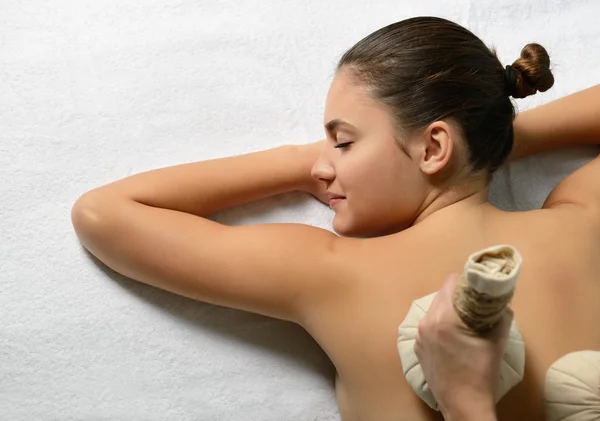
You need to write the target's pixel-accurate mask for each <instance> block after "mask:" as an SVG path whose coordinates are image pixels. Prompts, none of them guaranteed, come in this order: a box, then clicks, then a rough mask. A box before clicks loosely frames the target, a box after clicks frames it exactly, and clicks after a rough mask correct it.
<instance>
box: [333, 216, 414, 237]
mask: <svg viewBox="0 0 600 421" xmlns="http://www.w3.org/2000/svg"><path fill="white" fill-rule="evenodd" d="M371 220H376V219H375V218H373V219H371ZM365 222H366V221H365ZM332 225H333V230H334V231H335V232H336V233H337V234H338V235H340V236H342V237H357V238H374V237H383V236H386V235H391V234H396V233H398V232H401V231H404V229H405V228H399V227H398V226H394V225H393V224H390V225H379V226H377V225H375V226H374V225H370V224H368V223H361V221H356V220H355V221H348V220H344V219H342V218H339V217H338V216H337V215H336V217H335V218H334V220H333V224H332ZM406 228H408V227H406Z"/></svg>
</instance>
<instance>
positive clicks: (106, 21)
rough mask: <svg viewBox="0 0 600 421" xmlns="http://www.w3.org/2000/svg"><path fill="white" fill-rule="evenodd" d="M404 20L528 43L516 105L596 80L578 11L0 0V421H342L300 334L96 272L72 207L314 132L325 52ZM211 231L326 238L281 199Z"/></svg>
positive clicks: (592, 41)
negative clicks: (241, 227) (93, 193)
mask: <svg viewBox="0 0 600 421" xmlns="http://www.w3.org/2000/svg"><path fill="white" fill-rule="evenodd" d="M417 15H435V16H442V17H446V18H449V19H451V20H454V21H456V22H458V23H460V24H462V25H464V26H467V27H468V28H470V29H471V30H473V31H474V32H475V33H476V34H478V35H480V36H481V37H482V38H483V39H484V40H485V42H486V43H488V44H490V45H495V46H496V47H497V49H498V54H499V56H500V58H501V60H502V61H503V63H504V64H508V63H512V61H514V60H515V59H516V58H517V57H518V55H519V52H520V50H521V48H522V47H523V46H524V45H525V44H527V43H528V42H532V41H537V42H540V43H541V44H542V45H544V46H545V47H546V48H547V49H548V51H549V52H550V54H551V56H552V59H553V63H554V73H555V76H556V85H555V87H554V88H552V89H551V90H550V91H548V92H547V93H544V94H538V95H536V96H534V97H532V98H531V99H526V100H523V101H520V102H519V104H520V106H521V108H527V107H530V106H532V105H535V104H541V103H544V102H547V101H549V100H552V99H554V98H557V97H560V96H564V95H566V94H569V93H572V92H575V91H577V90H580V89H583V88H585V87H588V86H591V85H593V84H595V83H597V82H598V76H597V75H598V69H600V55H599V54H597V52H598V51H600V26H599V25H598V24H597V22H596V20H597V16H600V3H598V2H596V1H595V0H587V1H583V0H580V1H577V2H573V1H568V0H532V1H529V2H522V1H521V0H507V1H503V2H498V1H496V0H477V1H476V0H465V1H460V0H451V1H449V0H420V1H416V2H413V1H410V2H409V1H406V2H398V1H393V0H381V1H377V2H365V1H342V0H329V1H327V2H322V1H318V0H312V1H311V0H286V1H285V2H282V1H269V2H265V1H258V0H251V1H237V2H232V1H214V0H213V1H206V0H205V1H201V0H200V1H196V0H183V1H182V0H160V1H159V0H145V1H136V0H104V1H97V0H94V1H92V0H53V1H42V0H22V1H17V0H3V1H2V2H0V181H1V182H0V233H1V241H0V420H11V421H20V420H23V421H34V420H55V419H60V420H97V419H103V420H108V419H110V420H156V421H158V420H165V419H169V420H178V421H179V420H245V421H247V420H261V421H265V420H277V421H281V420H299V421H303V420H311V421H315V420H319V421H320V420H337V419H339V415H338V413H337V406H336V403H335V395H334V391H333V369H332V367H331V364H330V363H329V361H328V360H327V358H326V356H325V354H324V353H323V352H322V351H321V350H320V349H319V348H318V346H317V345H316V344H315V343H314V342H313V341H312V340H311V339H310V337H309V336H308V335H307V334H306V333H304V332H303V331H302V330H301V329H300V328H298V327H297V326H294V325H291V324H288V323H284V322H280V321H276V320H271V319H268V318H265V317H259V316H255V315H251V314H246V313H242V312H238V311H231V310H226V309H222V308H218V307H214V306H209V305H205V304H201V303H197V302H194V301H192V300H187V299H184V298H180V297H177V296H175V295H173V294H170V293H167V292H163V291H159V290H157V289H154V288H152V287H149V286H146V285H142V284H139V283H137V282H135V281H131V280H127V279H123V278H121V277H119V276H115V275H114V274H111V272H110V271H107V270H104V269H102V267H101V266H98V265H96V264H95V263H94V261H93V260H92V259H91V258H90V256H89V255H88V254H87V253H85V252H84V250H83V249H82V248H81V246H80V245H79V242H78V240H77V238H76V236H75V234H74V232H73V230H72V227H71V221H70V208H71V206H72V204H73V202H74V201H75V200H76V198H77V197H78V196H79V195H81V194H82V193H84V192H85V191H87V190H90V189H92V188H94V187H97V186H99V185H102V184H106V183H109V182H111V181H114V180H116V179H120V178H123V177H125V176H127V175H129V174H132V173H137V172H140V171H144V170H148V169H152V168H157V167H161V166H166V165H172V164H179V163H184V162H190V161H195V160H202V159H209V158H214V157H219V156H228V155H234V154H240V153H245V152H249V151H254V150H260V149H266V148H269V147H273V146H276V145H280V144H283V143H308V142H312V141H315V140H318V139H319V138H322V136H323V134H324V131H323V128H322V124H323V109H324V102H325V95H326V93H327V89H328V87H329V83H330V81H331V77H332V75H333V71H334V66H335V63H336V61H337V60H338V59H339V57H340V56H341V55H342V54H343V53H344V51H345V50H346V49H347V48H349V47H351V46H352V45H353V44H354V43H356V42H357V41H359V40H360V39H361V38H362V37H364V36H365V35H367V34H369V33H371V32H373V31H375V30H377V29H379V28H381V27H383V26H385V25H387V24H390V23H393V22H395V21H398V20H401V19H404V18H408V17H411V16H417ZM589 156H591V155H590V154H589V153H588V154H585V153H583V152H582V153H580V154H575V153H569V154H560V155H558V156H557V157H554V158H552V157H551V158H533V159H531V160H528V161H524V162H522V163H519V164H515V165H513V166H512V168H511V171H510V172H507V171H506V170H505V169H503V170H501V171H500V172H499V174H498V177H496V180H495V182H494V187H493V189H492V198H493V200H494V201H495V202H496V203H498V204H499V205H500V206H503V207H507V208H515V209H516V208H522V207H526V208H531V207H536V206H539V205H540V204H541V203H542V202H543V199H544V198H545V195H546V194H547V193H548V191H549V190H550V189H551V188H552V187H553V186H554V185H555V184H556V182H557V181H559V180H560V179H561V178H562V177H564V176H565V175H566V174H567V173H568V172H569V171H570V170H571V169H572V168H574V167H577V166H578V165H581V164H582V163H583V162H584V161H585V159H587V158H588V157H589ZM220 220H221V221H224V222H228V223H242V224H250V223H256V222H278V221H289V222H304V223H308V224H313V225H317V226H320V227H325V228H330V223H331V220H332V213H331V211H330V210H329V209H328V208H326V207H324V206H322V205H320V204H319V203H316V202H314V201H310V200H309V201H307V199H306V197H305V196H302V195H294V194H292V195H285V196H282V197H279V198H275V199H273V200H267V201H263V202H261V203H258V204H253V205H250V206H246V207H244V208H241V209H236V210H234V211H231V212H228V213H225V214H222V215H221V216H220ZM415 298H418V297H415ZM398 375H399V376H402V373H398Z"/></svg>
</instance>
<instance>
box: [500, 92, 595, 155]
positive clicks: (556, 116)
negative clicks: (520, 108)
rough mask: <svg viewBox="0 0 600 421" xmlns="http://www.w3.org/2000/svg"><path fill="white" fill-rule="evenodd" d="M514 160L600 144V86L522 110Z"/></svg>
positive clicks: (516, 126) (516, 120) (517, 129)
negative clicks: (574, 147)
mask: <svg viewBox="0 0 600 421" xmlns="http://www.w3.org/2000/svg"><path fill="white" fill-rule="evenodd" d="M514 128H515V142H514V147H513V151H512V154H511V157H510V158H511V159H517V158H521V157H524V156H528V155H533V154H536V153H539V152H545V151H548V150H552V149H559V148H565V147H571V146H582V145H586V144H600V85H597V86H594V87H592V88H588V89H585V90H583V91H580V92H576V93H574V94H571V95H568V96H566V97H564V98H560V99H557V100H555V101H552V102H549V103H548V104H544V105H542V106H539V107H536V108H534V109H531V110H528V111H525V112H523V113H520V114H519V115H518V116H517V118H516V119H515V121H514Z"/></svg>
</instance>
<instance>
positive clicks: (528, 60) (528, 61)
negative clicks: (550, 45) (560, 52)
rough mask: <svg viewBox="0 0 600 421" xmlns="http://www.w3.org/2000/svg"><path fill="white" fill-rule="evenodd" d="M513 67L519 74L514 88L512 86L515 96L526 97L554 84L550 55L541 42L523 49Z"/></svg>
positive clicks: (545, 89)
mask: <svg viewBox="0 0 600 421" xmlns="http://www.w3.org/2000/svg"><path fill="white" fill-rule="evenodd" d="M512 68H513V70H514V71H515V73H516V76H517V77H516V83H515V86H514V89H512V87H511V92H512V96H513V97H514V98H525V97H527V96H529V95H533V94H535V93H537V92H538V91H540V92H546V91H547V90H548V89H550V88H551V87H552V85H554V76H553V75H552V72H551V71H550V56H549V55H548V52H547V51H546V49H545V48H544V47H542V46H541V45H540V44H535V43H533V44H527V45H526V46H525V47H524V48H523V49H522V50H521V57H520V58H519V59H517V60H516V61H515V62H514V63H513V64H512Z"/></svg>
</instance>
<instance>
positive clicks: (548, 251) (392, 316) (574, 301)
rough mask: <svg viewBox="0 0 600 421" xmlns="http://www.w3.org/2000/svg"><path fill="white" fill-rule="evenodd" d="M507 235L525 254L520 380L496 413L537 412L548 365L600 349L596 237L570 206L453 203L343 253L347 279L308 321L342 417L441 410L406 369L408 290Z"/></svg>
mask: <svg viewBox="0 0 600 421" xmlns="http://www.w3.org/2000/svg"><path fill="white" fill-rule="evenodd" d="M357 241H365V240H357ZM505 243H507V244H511V245H514V246H515V247H516V248H517V249H518V250H519V251H520V253H521V254H522V255H523V259H524V263H523V268H522V272H521V276H520V278H519V281H518V283H517V289H516V294H515V297H514V299H513V301H512V306H513V308H514V311H515V320H516V322H517V323H518V326H519V329H520V331H521V333H522V335H523V338H524V341H525V344H526V353H527V356H526V368H525V378H524V381H523V382H522V383H521V384H520V385H519V386H517V387H516V388H515V389H513V391H511V392H510V393H509V394H508V395H507V396H506V397H505V398H504V399H503V400H502V401H501V404H500V405H499V416H500V419H501V420H517V419H526V420H536V419H540V420H541V419H542V409H543V406H542V391H543V381H544V376H545V373H546V370H547V368H548V367H549V366H550V365H551V364H552V363H553V362H554V361H555V360H557V359H558V358H560V357H561V356H563V355H565V354H567V353H569V352H572V351H575V350H579V349H600V330H595V331H594V330H591V329H590V328H589V325H590V324H593V321H594V320H596V321H597V320H600V305H598V303H600V279H598V273H599V271H600V259H599V258H598V256H600V236H599V235H598V233H597V230H595V229H592V228H591V224H590V221H589V218H588V217H586V215H585V214H584V212H583V210H582V209H581V208H580V207H578V206H575V205H563V206H558V207H556V208H554V209H543V210H537V211H530V212H519V213H516V212H514V213H510V212H503V211H500V210H498V209H496V208H494V207H493V206H491V205H489V204H485V205H479V206H474V207H472V208H471V209H470V210H465V209H464V208H462V209H453V208H452V207H450V208H448V209H444V210H442V211H440V212H438V213H436V214H435V215H433V216H432V217H430V218H428V219H427V220H426V221H424V222H423V223H421V224H419V225H417V226H415V227H413V228H411V229H409V230H407V231H404V232H402V233H399V234H395V235H391V236H388V237H383V238H380V239H376V240H368V242H367V243H365V244H368V245H362V246H361V247H360V255H354V256H349V257H348V266H349V269H350V270H349V272H348V273H353V274H354V275H350V276H351V278H352V279H351V281H349V282H348V283H347V284H345V286H346V288H344V289H343V290H340V293H339V297H338V299H337V300H335V302H333V303H330V305H328V306H327V308H323V309H319V310H315V314H314V315H313V316H311V319H310V320H307V323H306V324H305V327H306V329H307V330H308V331H309V332H310V333H311V334H312V335H313V336H314V337H315V339H316V340H317V341H318V342H319V343H320V345H321V346H322V347H323V349H324V350H325V351H326V352H327V353H328V355H329V357H330V358H331V359H332V361H333V363H334V364H335V366H336V368H337V370H338V379H337V384H336V387H337V395H338V405H339V407H340V412H341V414H342V417H343V419H344V420H345V421H351V420H381V421H385V420H411V421H415V420H433V419H441V417H440V415H439V414H436V413H435V412H434V411H431V410H429V409H428V407H427V406H426V405H425V404H424V403H422V402H421V401H420V399H419V398H418V397H417V396H416V395H415V394H414V392H413V391H412V390H411V389H410V388H409V386H408V384H407V383H406V381H405V379H404V377H403V374H402V367H401V364H400V359H399V356H398V351H397V347H396V341H397V337H398V336H397V335H398V331H397V328H398V325H399V324H400V323H401V322H402V320H403V319H404V317H405V315H406V313H407V311H408V309H409V307H410V304H411V302H412V301H413V300H414V299H417V298H419V297H422V296H425V295H428V294H430V293H432V292H434V291H436V290H438V289H439V287H440V286H441V284H442V283H443V281H444V279H445V277H446V276H447V275H448V274H449V273H462V270H463V266H464V264H465V261H466V259H467V256H468V255H470V254H471V253H473V252H475V251H477V250H479V249H481V248H484V247H487V246H491V245H495V244H505ZM344 275H346V276H348V274H346V273H345V274H344Z"/></svg>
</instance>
